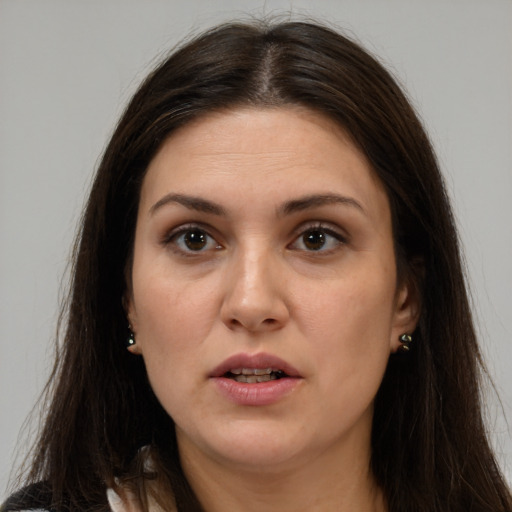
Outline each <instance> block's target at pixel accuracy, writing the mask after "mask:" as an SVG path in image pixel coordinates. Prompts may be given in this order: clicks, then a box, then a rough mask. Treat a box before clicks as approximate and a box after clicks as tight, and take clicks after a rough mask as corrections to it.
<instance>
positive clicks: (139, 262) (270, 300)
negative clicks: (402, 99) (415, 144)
mask: <svg viewBox="0 0 512 512" xmlns="http://www.w3.org/2000/svg"><path fill="white" fill-rule="evenodd" d="M128 304H129V319H130V322H131V325H132V328H133V330H134V332H135V334H136V341H137V343H136V345H135V348H134V349H133V351H134V352H136V353H139V354H142V356H143V358H144V361H145V364H146V368H147V372H148V375H149V379H150V382H151V385H152V387H153V389H154V392H155V394H156V396H157V397H158V399H159V401H160V402H161V404H162V406H163V407H164V409H165V410H166V411H167V412H168V414H169V415H170V416H171V417H172V418H173V419H174V421H175V423H176V432H177V436H178V443H179V445H180V448H181V450H182V454H183V453H185V454H186V455H187V456H190V457H196V458H197V459H201V457H202V458H203V459H204V460H210V461H214V462H216V463H220V464H230V465H231V467H232V468H237V467H240V468H247V466H248V462H250V466H251V467H254V468H260V469H261V468H263V467H271V466H273V467H287V466H288V465H293V464H297V463H302V462H304V463H308V461H311V460H313V458H318V457H319V456H320V455H321V454H326V453H328V454H331V455H332V454H338V453H339V454H341V453H351V454H352V455H353V456H358V457H363V458H365V459H364V460H367V457H368V454H369V444H370V441H369V439H370V429H371V420H372V403H373V400H374V397H375V394H376V392H377V390H378V388H379V385H380V382H381V380H382V376H383V373H384V370H385V368H386V364H387V361H388V358H389V355H390V353H391V352H393V351H395V350H396V349H397V347H398V345H399V343H398V337H399V335H400V334H402V333H404V332H410V331H412V330H413V328H414V325H415V311H416V308H415V305H414V304H413V300H412V299H411V297H410V294H409V292H408V290H407V288H406V287H405V286H397V275H396V265H395V256H394V247H393V239H392V229H391V216H390V208H389V204H388V200H387V196H386V193H385V191H384V189H383V187H382V185H381V183H380V182H379V181H378V179H377V178H376V177H375V175H374V173H373V172H372V171H371V169H370V167H369V165H368V162H367V161H366V159H365V157H364V156H363V155H362V153H361V152H360V151H359V150H358V149H357V148H356V147H355V146H354V145H353V144H352V143H351V142H350V140H349V139H348V137H346V136H345V134H344V133H343V131H342V130H341V129H340V128H339V127H338V126H337V125H336V124H334V123H333V122H332V121H330V120H329V119H327V118H325V117H323V116H321V115H320V114H317V113H314V112H311V111H308V110H304V109H298V108H295V109H292V108H280V109H267V110H256V109H240V110H234V111H228V112H223V113H215V114H211V115H209V116H207V117H203V118H201V119H199V120H197V121H195V122H193V123H191V124H188V125H187V126H185V127H184V128H181V129H180V130H179V131H177V132H176V133H174V134H173V135H172V136H171V137H170V138H169V139H168V140H167V141H166V142H165V143H164V144H163V145H162V147H161V149H160V150H159V152H158V153H157V155H156V156H155V158H154V159H153V160H152V162H151V164H150V166H149V169H148V172H147V175H146V177H145V179H144V182H143V186H142V190H141V198H140V205H139V211H138V219H137V227H136V236H135V248H134V259H133V271H132V290H131V294H130V297H128ZM259 381H261V382H259Z"/></svg>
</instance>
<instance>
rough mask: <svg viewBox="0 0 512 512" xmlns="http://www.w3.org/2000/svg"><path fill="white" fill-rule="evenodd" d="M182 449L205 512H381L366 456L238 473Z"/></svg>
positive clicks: (329, 455)
mask: <svg viewBox="0 0 512 512" xmlns="http://www.w3.org/2000/svg"><path fill="white" fill-rule="evenodd" d="M191 449H192V450H193V448H191V447H187V449H185V450H181V454H182V457H181V458H182V465H183V470H184V472H185V475H186V477H187V479H188V481H189V482H190V485H191V486H192V489H193V490H194V492H195V493H196V495H197V496H198V498H199V500H200V502H201V504H202V506H203V508H204V510H205V511H207V512H224V511H225V510H244V511H245V512H261V510H265V512H277V511H279V512H306V511H307V512H349V511H350V512H353V511H354V510H357V511H359V512H385V511H386V510H387V507H386V503H385V499H384V495H383V492H382V490H381V489H380V488H379V487H378V485H377V484H376V482H375V479H374V477H373V475H372V473H371V471H370V469H369V466H370V453H369V449H368V450H366V453H365V454H364V456H361V455H362V453H361V450H360V449H357V448H356V449H354V448H353V447H349V449H347V450H346V455H345V456H341V457H340V452H339V450H328V451H326V452H325V453H322V454H320V455H318V456H316V457H315V458H307V459H306V460H302V461H300V462H298V461H296V460H295V461H293V462H292V463H291V464H288V465H282V466H280V467H253V466H251V467H250V468H241V467H240V466H237V467H233V466H230V465H227V464H222V463H218V461H216V460H214V459H210V458H205V457H197V456H196V455H197V454H194V453H191V451H190V450H191Z"/></svg>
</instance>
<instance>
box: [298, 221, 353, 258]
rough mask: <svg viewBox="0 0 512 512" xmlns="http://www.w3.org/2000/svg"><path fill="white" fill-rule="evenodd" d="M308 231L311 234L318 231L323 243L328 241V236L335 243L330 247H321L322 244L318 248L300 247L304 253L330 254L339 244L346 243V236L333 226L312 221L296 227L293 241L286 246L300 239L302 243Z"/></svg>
mask: <svg viewBox="0 0 512 512" xmlns="http://www.w3.org/2000/svg"><path fill="white" fill-rule="evenodd" d="M308 233H311V234H312V233H320V234H321V235H322V236H323V237H324V241H325V244H328V243H329V240H328V238H332V239H333V240H334V244H335V245H334V247H330V248H328V249H324V248H323V247H324V245H322V246H321V247H319V248H318V249H311V248H310V249H309V250H308V249H300V250H303V251H304V252H306V253H311V254H322V255H328V254H332V253H333V252H335V251H336V250H337V249H338V248H339V246H341V245H344V244H346V243H347V237H345V236H344V235H342V234H341V233H340V232H339V231H337V230H335V229H333V228H330V227H327V226H325V225H323V224H322V223H313V224H309V225H302V226H300V227H299V229H297V231H296V236H295V238H294V240H293V242H292V243H291V244H289V245H288V247H292V246H293V245H296V244H298V243H299V242H301V241H302V243H304V237H305V236H306V235H307V234H308ZM331 244H332V242H331Z"/></svg>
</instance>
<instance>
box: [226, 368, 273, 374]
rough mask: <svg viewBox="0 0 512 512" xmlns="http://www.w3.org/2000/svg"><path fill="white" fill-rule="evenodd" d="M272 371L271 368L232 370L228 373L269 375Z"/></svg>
mask: <svg viewBox="0 0 512 512" xmlns="http://www.w3.org/2000/svg"><path fill="white" fill-rule="evenodd" d="M273 371H276V370H273V369H272V368H233V369H231V370H229V373H232V374H233V375H270V374H271V373H272V372H273Z"/></svg>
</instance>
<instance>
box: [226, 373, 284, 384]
mask: <svg viewBox="0 0 512 512" xmlns="http://www.w3.org/2000/svg"><path fill="white" fill-rule="evenodd" d="M276 379H277V376H276V375H275V374H264V375H245V374H240V375H236V376H235V378H234V380H236V381H237V382H246V383H248V384H256V383H258V382H268V381H270V380H276Z"/></svg>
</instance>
